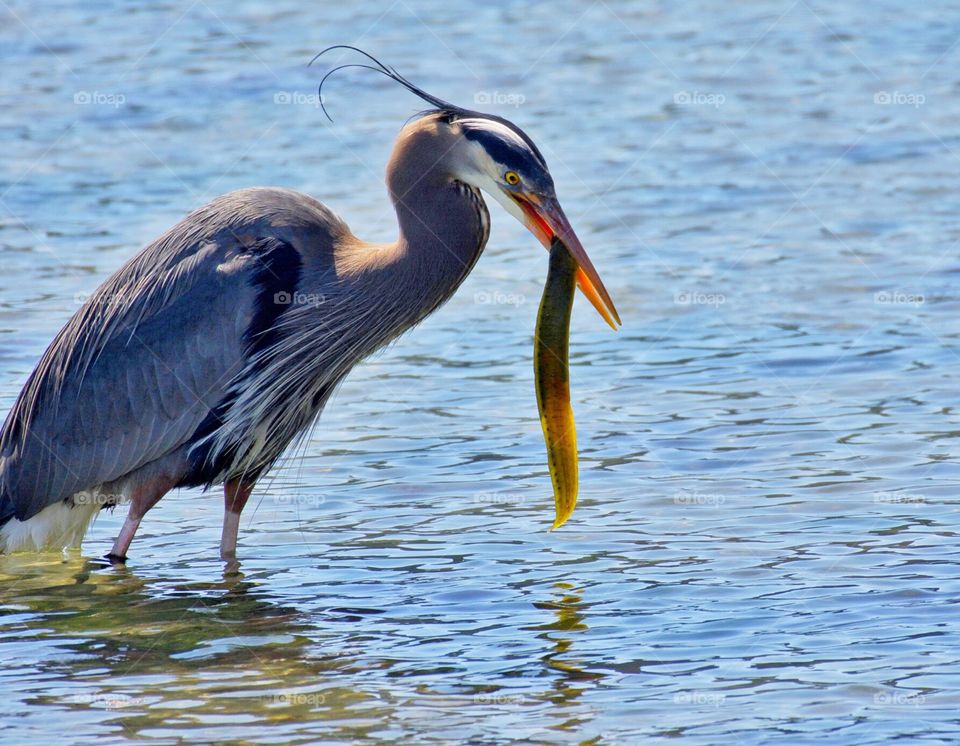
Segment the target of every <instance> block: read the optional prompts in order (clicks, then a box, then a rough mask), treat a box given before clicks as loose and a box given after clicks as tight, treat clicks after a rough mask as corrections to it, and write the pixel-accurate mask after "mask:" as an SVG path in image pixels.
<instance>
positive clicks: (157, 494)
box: [107, 477, 177, 563]
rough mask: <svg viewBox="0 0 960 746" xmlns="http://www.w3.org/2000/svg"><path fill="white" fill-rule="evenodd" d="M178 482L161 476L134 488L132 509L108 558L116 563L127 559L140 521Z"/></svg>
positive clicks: (128, 512) (131, 501)
mask: <svg viewBox="0 0 960 746" xmlns="http://www.w3.org/2000/svg"><path fill="white" fill-rule="evenodd" d="M176 483H177V482H176V480H175V479H171V478H169V477H159V478H157V479H154V480H152V481H150V482H147V483H145V484H142V485H140V486H139V487H137V488H136V489H135V490H134V492H133V497H132V498H131V500H130V509H129V510H128V511H127V519H126V520H125V521H124V522H123V528H121V529H120V534H119V535H118V536H117V540H116V541H115V542H113V549H111V550H110V554H108V555H107V559H108V560H110V561H111V562H114V563H123V562H126V561H127V550H128V549H129V548H130V542H131V541H133V537H134V535H135V534H136V533H137V529H138V528H139V527H140V521H141V520H143V517H144V516H145V515H146V514H147V511H148V510H150V508H152V507H153V506H154V505H156V504H157V503H158V502H159V501H160V498H161V497H163V496H164V495H166V494H167V493H168V492H169V491H170V490H171V489H173V487H174V486H175V485H176Z"/></svg>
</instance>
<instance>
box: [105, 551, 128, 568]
mask: <svg viewBox="0 0 960 746" xmlns="http://www.w3.org/2000/svg"><path fill="white" fill-rule="evenodd" d="M103 558H104V559H105V560H106V561H107V562H109V563H110V564H111V565H125V564H127V556H126V555H125V554H124V555H120V554H114V553H113V552H109V553H108V554H105V555H103Z"/></svg>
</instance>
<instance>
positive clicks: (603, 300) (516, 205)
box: [441, 111, 620, 329]
mask: <svg viewBox="0 0 960 746" xmlns="http://www.w3.org/2000/svg"><path fill="white" fill-rule="evenodd" d="M443 114H446V118H447V119H448V121H449V126H450V127H451V128H453V129H454V130H455V132H456V133H457V134H458V138H457V143H456V146H455V147H454V148H453V150H452V152H451V157H450V168H451V170H452V171H453V175H454V177H455V178H457V179H458V180H460V181H463V182H464V183H466V184H469V185H470V186H473V187H477V188H478V189H482V190H483V191H484V192H486V193H487V194H488V195H490V196H491V197H493V198H494V199H495V200H497V202H499V203H500V204H501V205H503V208H504V209H505V210H506V211H507V212H508V213H510V214H511V215H513V216H514V217H515V218H516V219H517V220H519V221H520V222H521V223H522V224H523V225H525V226H526V227H527V229H528V230H529V231H530V232H531V233H533V235H534V236H536V238H537V240H539V241H540V243H541V244H543V246H544V247H545V248H546V249H548V250H549V249H550V246H551V245H552V243H553V240H554V239H555V238H559V239H560V240H561V241H562V242H563V243H564V245H565V246H566V247H567V250H568V251H569V252H570V254H571V255H572V256H573V258H574V259H575V260H576V262H577V264H578V265H579V268H580V271H579V272H578V276H577V281H578V284H579V285H580V289H581V290H582V291H583V293H584V295H586V296H587V298H588V299H589V300H590V302H591V303H592V304H593V306H594V308H596V309H597V311H598V312H599V313H600V315H601V316H602V317H603V318H604V319H605V320H606V322H607V323H608V324H610V326H612V327H613V328H614V329H616V324H617V323H619V322H620V317H619V316H618V315H617V310H616V308H615V307H614V305H613V301H612V300H611V298H610V294H609V293H608V292H607V290H606V288H605V287H604V286H603V282H602V281H601V279H600V276H599V274H598V273H597V270H596V268H595V267H594V266H593V262H591V261H590V257H589V256H587V252H586V250H585V249H584V248H583V244H582V243H580V239H579V238H577V234H576V233H575V232H574V230H573V227H572V226H571V225H570V221H569V220H567V216H566V215H565V214H564V212H563V208H562V207H561V206H560V201H559V200H558V199H557V195H556V191H555V189H554V185H553V177H552V176H551V175H550V169H549V168H548V167H547V162H546V160H545V159H544V157H543V154H542V153H541V152H540V150H539V149H538V148H537V146H536V145H535V144H534V143H533V140H531V139H530V137H529V136H528V135H527V134H526V133H525V132H524V131H523V130H521V129H520V128H519V127H517V126H516V125H515V124H513V123H512V122H509V121H508V120H506V119H503V118H502V117H496V116H489V115H484V114H480V113H478V112H466V111H463V112H459V111H453V112H449V113H448V112H441V115H443Z"/></svg>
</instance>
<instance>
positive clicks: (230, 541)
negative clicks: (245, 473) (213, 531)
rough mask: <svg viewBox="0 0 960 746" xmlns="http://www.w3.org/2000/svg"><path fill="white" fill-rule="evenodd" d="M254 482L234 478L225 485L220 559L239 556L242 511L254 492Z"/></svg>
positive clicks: (230, 558)
mask: <svg viewBox="0 0 960 746" xmlns="http://www.w3.org/2000/svg"><path fill="white" fill-rule="evenodd" d="M253 484H254V483H253V482H243V481H241V480H239V479H233V480H231V481H229V482H227V483H226V484H225V485H223V508H224V509H223V534H222V535H221V537H220V559H224V560H232V559H236V556H237V531H238V529H239V528H240V513H241V512H242V511H243V506H244V505H246V504H247V499H248V498H249V497H250V493H251V492H253Z"/></svg>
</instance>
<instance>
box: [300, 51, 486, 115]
mask: <svg viewBox="0 0 960 746" xmlns="http://www.w3.org/2000/svg"><path fill="white" fill-rule="evenodd" d="M334 49H349V50H350V51H352V52H357V53H358V54H362V55H363V56H364V57H366V58H367V59H368V60H370V61H371V62H373V65H365V64H363V63H360V62H353V63H350V64H346V65H337V67H335V68H333V69H332V70H330V71H329V72H327V74H326V75H324V76H323V79H322V80H321V81H320V86H319V88H318V89H317V93H318V94H319V95H320V107H321V108H322V109H323V113H324V114H325V115H326V117H327V119H330V121H331V122H332V121H333V119H331V118H330V114H328V113H327V109H326V107H324V105H323V84H324V83H325V82H326V80H327V78H329V77H330V76H331V75H333V74H334V73H335V72H337V71H339V70H344V69H346V68H348V67H362V68H364V69H365V70H373V71H374V72H376V73H380V74H381V75H386V76H387V77H388V78H390V80H393V81H395V82H397V83H399V84H400V85H402V86H403V87H404V88H406V89H407V90H408V91H410V93H412V94H414V95H415V96H419V97H420V98H422V99H423V100H424V101H426V102H427V103H428V104H430V105H431V106H434V107H436V108H437V109H438V110H439V111H444V112H450V113H451V114H467V113H470V112H467V110H466V109H461V108H460V107H459V106H455V105H454V104H451V103H450V102H449V101H444V100H443V99H441V98H437V97H436V96H433V95H431V94H429V93H427V92H426V91H425V90H423V89H422V88H420V87H419V86H416V85H414V84H413V83H411V82H410V81H409V80H407V79H406V78H405V77H403V76H402V75H401V74H400V73H399V72H397V70H396V69H395V68H393V67H387V66H386V65H384V64H383V63H382V62H381V61H380V60H378V59H377V58H376V57H374V56H373V55H372V54H370V53H369V52H364V51H363V50H362V49H358V48H357V47H353V46H350V45H349V44H335V45H334V46H332V47H327V48H326V49H324V50H323V51H321V52H319V53H318V54H317V55H316V56H315V57H314V58H313V59H312V60H310V62H309V64H310V65H312V64H313V63H314V62H316V61H317V60H318V59H319V58H320V57H321V56H322V55H324V54H326V53H327V52H330V51H332V50H334Z"/></svg>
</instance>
